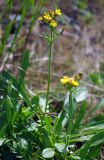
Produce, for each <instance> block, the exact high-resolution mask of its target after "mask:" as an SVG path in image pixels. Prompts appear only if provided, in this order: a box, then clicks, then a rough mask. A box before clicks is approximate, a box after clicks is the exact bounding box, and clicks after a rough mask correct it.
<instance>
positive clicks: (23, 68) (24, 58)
mask: <svg viewBox="0 0 104 160" xmlns="http://www.w3.org/2000/svg"><path fill="white" fill-rule="evenodd" d="M28 66H29V51H28V50H25V51H24V53H23V56H22V62H21V67H20V78H19V81H20V82H21V83H22V84H23V83H24V78H25V75H26V71H27V68H28Z"/></svg>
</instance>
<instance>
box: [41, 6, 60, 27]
mask: <svg viewBox="0 0 104 160" xmlns="http://www.w3.org/2000/svg"><path fill="white" fill-rule="evenodd" d="M61 14H62V13H61V10H60V9H56V10H55V11H51V10H50V11H48V12H44V13H43V15H42V16H40V17H39V20H40V21H42V22H45V23H47V24H48V25H49V26H50V27H51V28H56V27H57V22H56V21H55V18H56V16H61Z"/></svg>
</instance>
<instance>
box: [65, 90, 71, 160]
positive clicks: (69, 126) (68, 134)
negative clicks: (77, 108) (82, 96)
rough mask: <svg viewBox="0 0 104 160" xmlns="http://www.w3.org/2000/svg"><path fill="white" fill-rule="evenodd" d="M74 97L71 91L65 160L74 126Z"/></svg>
mask: <svg viewBox="0 0 104 160" xmlns="http://www.w3.org/2000/svg"><path fill="white" fill-rule="evenodd" d="M72 115H73V95H72V91H71V90H70V95H69V112H68V128H67V133H66V147H65V154H64V159H65V160H67V151H66V148H67V146H68V141H69V138H70V135H71V132H72V126H73V119H72V118H73V117H72Z"/></svg>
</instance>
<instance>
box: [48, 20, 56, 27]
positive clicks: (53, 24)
mask: <svg viewBox="0 0 104 160" xmlns="http://www.w3.org/2000/svg"><path fill="white" fill-rule="evenodd" d="M49 25H50V26H51V27H53V28H56V27H57V22H56V21H54V20H52V21H51V22H50V24H49Z"/></svg>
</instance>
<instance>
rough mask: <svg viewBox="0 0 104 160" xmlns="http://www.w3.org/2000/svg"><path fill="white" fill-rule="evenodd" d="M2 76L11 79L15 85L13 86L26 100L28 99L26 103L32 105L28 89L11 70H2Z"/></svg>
mask: <svg viewBox="0 0 104 160" xmlns="http://www.w3.org/2000/svg"><path fill="white" fill-rule="evenodd" d="M2 77H3V78H4V79H6V80H8V81H11V82H12V85H13V86H12V87H13V88H15V89H16V90H17V91H18V92H19V94H21V96H22V97H23V98H24V101H26V103H27V104H28V105H30V106H31V102H30V98H29V95H28V91H27V90H26V89H25V88H24V86H23V85H22V84H21V83H20V82H19V81H18V80H17V79H16V78H15V77H14V76H12V75H11V74H10V73H9V72H5V71H4V72H2Z"/></svg>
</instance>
